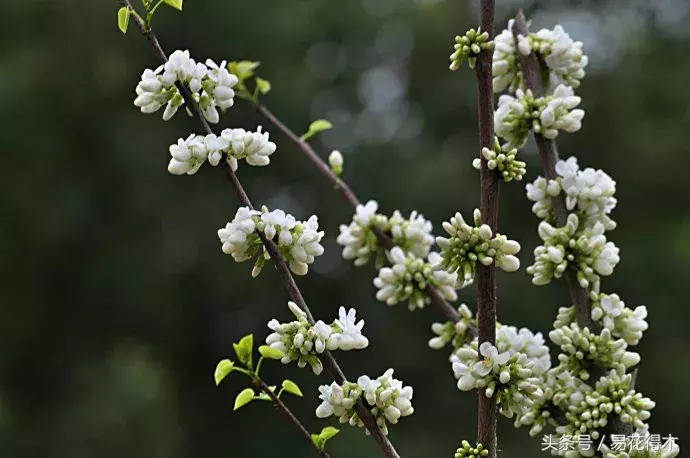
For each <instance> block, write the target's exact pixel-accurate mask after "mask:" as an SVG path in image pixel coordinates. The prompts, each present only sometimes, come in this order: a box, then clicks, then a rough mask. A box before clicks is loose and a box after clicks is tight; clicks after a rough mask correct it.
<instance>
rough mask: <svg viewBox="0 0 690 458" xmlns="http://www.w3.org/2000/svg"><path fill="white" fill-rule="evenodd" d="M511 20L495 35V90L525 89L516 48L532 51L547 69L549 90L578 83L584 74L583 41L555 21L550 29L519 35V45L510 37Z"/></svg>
mask: <svg viewBox="0 0 690 458" xmlns="http://www.w3.org/2000/svg"><path fill="white" fill-rule="evenodd" d="M512 29H513V20H512V19H511V20H510V21H509V22H508V28H507V29H505V30H503V31H502V32H501V33H500V34H498V35H497V36H496V38H494V43H495V46H494V58H493V75H494V79H493V86H494V92H501V91H504V90H505V89H508V91H510V92H511V93H514V92H516V91H517V90H518V89H524V84H523V83H524V81H523V75H522V72H521V71H520V68H519V64H518V52H519V53H520V54H522V55H525V56H527V55H529V54H531V53H532V52H535V53H537V54H538V55H539V57H540V60H541V61H543V62H544V63H545V64H546V67H547V69H548V80H549V87H548V88H547V89H548V92H549V93H550V92H551V91H553V90H554V89H555V88H557V87H558V86H559V85H561V84H564V85H566V86H570V87H572V88H577V87H579V86H580V82H581V80H582V79H583V78H584V77H585V70H584V69H585V67H586V66H587V63H588V58H587V56H586V55H584V54H583V52H582V42H580V41H573V39H572V38H570V36H569V35H568V34H567V33H566V32H565V30H563V27H562V26H560V25H557V26H555V27H554V28H553V30H550V29H541V30H539V31H538V32H536V33H530V34H529V35H528V36H526V37H525V36H522V35H518V45H517V47H516V46H515V40H514V38H513V32H512Z"/></svg>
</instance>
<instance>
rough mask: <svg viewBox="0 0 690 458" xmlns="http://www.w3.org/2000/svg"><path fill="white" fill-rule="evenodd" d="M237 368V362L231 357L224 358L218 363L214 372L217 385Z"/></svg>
mask: <svg viewBox="0 0 690 458" xmlns="http://www.w3.org/2000/svg"><path fill="white" fill-rule="evenodd" d="M234 368H235V363H233V362H232V361H230V360H229V359H224V360H222V361H220V362H219V363H218V365H217V366H216V371H215V373H214V374H213V378H214V379H215V380H216V386H218V385H220V382H222V381H223V379H224V378H225V377H226V376H227V375H228V374H229V373H230V372H232V370H233V369H234Z"/></svg>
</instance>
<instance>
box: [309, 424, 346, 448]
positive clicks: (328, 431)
mask: <svg viewBox="0 0 690 458" xmlns="http://www.w3.org/2000/svg"><path fill="white" fill-rule="evenodd" d="M339 432H340V430H339V429H338V428H334V427H332V426H326V427H325V428H323V429H322V430H321V432H320V433H319V434H312V435H311V439H312V440H313V441H314V443H315V444H316V446H317V447H318V448H319V450H323V449H325V448H326V442H328V440H329V439H332V438H333V437H334V436H335V435H336V434H338V433H339Z"/></svg>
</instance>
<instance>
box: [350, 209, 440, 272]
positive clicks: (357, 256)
mask: <svg viewBox="0 0 690 458" xmlns="http://www.w3.org/2000/svg"><path fill="white" fill-rule="evenodd" d="M378 208H379V205H378V203H377V202H376V201H374V200H370V201H369V202H367V203H366V205H362V204H359V205H357V207H356V209H355V214H354V216H353V217H352V222H351V223H350V224H349V225H345V224H342V225H341V226H340V234H339V235H338V238H337V242H338V244H339V245H341V246H342V247H343V258H344V259H354V264H355V265H356V266H362V265H365V264H366V263H368V262H369V260H370V259H371V256H372V255H377V256H382V255H383V253H384V250H383V248H381V247H380V246H379V242H378V235H377V234H378V233H382V234H386V235H388V236H390V237H391V238H392V239H393V243H394V244H395V245H396V246H398V247H400V248H402V250H403V251H405V253H411V254H412V255H414V256H415V257H418V258H426V257H427V256H428V254H429V250H430V249H431V246H432V245H433V244H434V237H433V236H432V235H431V229H432V225H431V222H429V221H428V220H426V219H424V217H423V216H422V215H420V214H419V213H417V212H416V211H413V212H412V213H410V217H409V218H404V217H403V216H402V214H401V213H400V212H399V211H397V210H396V211H395V212H393V215H392V216H391V217H390V218H389V217H388V216H386V215H382V214H380V213H377V210H378Z"/></svg>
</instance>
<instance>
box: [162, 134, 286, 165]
mask: <svg viewBox="0 0 690 458" xmlns="http://www.w3.org/2000/svg"><path fill="white" fill-rule="evenodd" d="M275 150H276V145H275V143H273V142H271V141H269V140H268V132H261V126H259V127H258V128H257V129H256V132H248V131H246V130H244V129H224V130H223V131H222V132H221V133H220V135H219V136H217V135H215V134H208V135H195V134H192V135H190V136H189V137H187V138H186V139H183V138H180V139H178V140H177V144H173V145H170V155H171V156H172V158H171V159H170V163H169V164H168V171H169V172H170V173H172V174H174V175H183V174H187V175H193V174H195V173H196V172H197V170H199V168H200V167H201V166H202V165H203V163H204V162H206V161H207V160H208V162H209V164H211V165H212V166H214V167H215V166H216V165H218V164H219V163H220V161H221V159H222V158H223V157H225V160H226V161H227V163H228V165H229V166H230V167H231V168H232V170H237V161H238V159H244V160H246V161H247V164H249V165H254V166H264V165H268V164H269V162H270V161H271V159H270V157H269V156H270V155H271V154H273V153H274V152H275Z"/></svg>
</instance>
